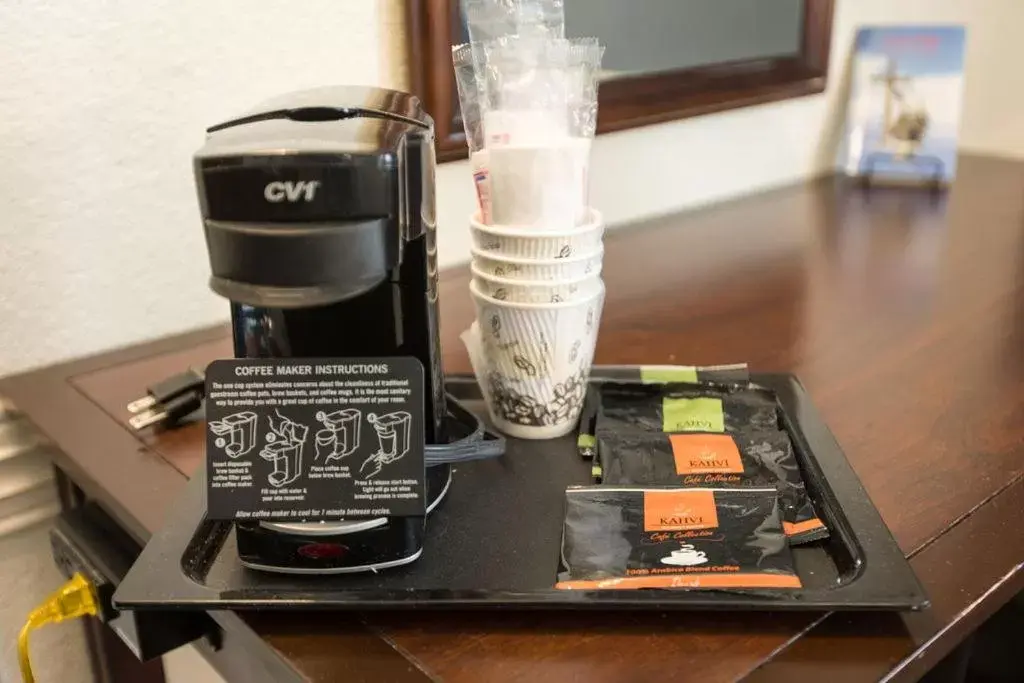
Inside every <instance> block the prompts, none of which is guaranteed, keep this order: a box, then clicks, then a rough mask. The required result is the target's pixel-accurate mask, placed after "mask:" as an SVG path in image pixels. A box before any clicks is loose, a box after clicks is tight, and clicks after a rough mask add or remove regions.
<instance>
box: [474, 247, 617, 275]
mask: <svg viewBox="0 0 1024 683" xmlns="http://www.w3.org/2000/svg"><path fill="white" fill-rule="evenodd" d="M470 253H472V254H473V265H475V266H476V267H477V269H478V270H479V272H481V273H483V274H484V275H491V276H494V277H503V278H508V279H510V280H546V281H555V280H558V281H561V280H576V279H579V278H582V277H586V276H587V275H598V274H600V272H601V261H602V259H603V258H604V247H603V246H599V247H598V249H597V251H594V252H591V253H589V254H580V255H575V256H569V257H566V258H553V259H529V258H513V257H511V256H498V255H496V254H494V253H493V252H483V251H480V250H479V249H476V248H474V249H471V250H470Z"/></svg>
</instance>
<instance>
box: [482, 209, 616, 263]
mask: <svg viewBox="0 0 1024 683" xmlns="http://www.w3.org/2000/svg"><path fill="white" fill-rule="evenodd" d="M469 226H470V233H471V234H472V236H473V246H474V247H475V248H476V249H479V250H480V251H482V252H487V253H488V254H493V255H495V256H508V257H511V258H524V259H555V258H569V257H571V256H576V255H578V254H589V253H592V252H594V251H597V250H598V248H599V247H600V246H601V238H602V237H603V236H604V219H603V218H602V216H601V212H600V211H597V210H596V209H588V210H587V212H586V217H585V222H584V223H583V225H581V226H579V227H578V228H571V229H568V230H561V231H559V230H544V231H538V230H533V229H531V228H529V227H527V226H515V225H512V226H507V225H487V224H486V222H485V221H484V219H483V217H482V216H481V215H480V214H477V215H476V216H473V217H471V218H470V219H469Z"/></svg>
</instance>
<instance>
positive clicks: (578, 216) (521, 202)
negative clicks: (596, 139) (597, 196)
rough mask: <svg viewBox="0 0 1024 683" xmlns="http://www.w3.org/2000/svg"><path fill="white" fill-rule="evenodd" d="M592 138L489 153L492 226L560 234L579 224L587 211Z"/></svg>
mask: <svg viewBox="0 0 1024 683" xmlns="http://www.w3.org/2000/svg"><path fill="white" fill-rule="evenodd" d="M589 160H590V140H589V139H584V138H564V139H561V140H559V141H556V142H551V143H547V144H537V145H518V144H510V145H507V146H498V147H489V148H488V150H487V160H486V163H487V171H486V174H487V177H488V182H489V190H488V193H487V195H488V199H489V201H490V210H489V211H488V210H486V209H485V210H484V212H483V214H484V216H489V217H490V221H489V223H490V224H493V225H520V226H527V227H530V228H533V229H536V230H557V231H563V230H567V229H571V228H573V227H575V226H577V225H579V224H580V223H581V222H582V220H583V217H584V216H585V214H586V207H587V167H588V165H589Z"/></svg>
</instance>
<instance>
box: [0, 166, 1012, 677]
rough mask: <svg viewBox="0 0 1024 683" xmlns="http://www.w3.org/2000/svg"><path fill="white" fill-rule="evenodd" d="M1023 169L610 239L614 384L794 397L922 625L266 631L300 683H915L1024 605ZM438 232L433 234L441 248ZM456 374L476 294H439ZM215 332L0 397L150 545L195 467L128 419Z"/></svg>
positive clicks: (28, 377)
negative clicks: (907, 570)
mask: <svg viewBox="0 0 1024 683" xmlns="http://www.w3.org/2000/svg"><path fill="white" fill-rule="evenodd" d="M1022 190H1024V164H1022V163H1018V162H1013V161H1007V160H996V159H988V158H976V157H966V158H964V159H963V160H962V164H961V171H960V177H959V179H958V180H957V183H956V185H955V187H954V188H953V190H952V192H951V193H950V194H949V195H948V196H939V197H932V196H930V195H928V194H926V193H916V192H899V191H893V190H875V191H872V192H871V193H870V194H867V193H865V192H864V191H862V190H859V189H856V188H853V187H851V186H849V185H847V184H845V183H843V182H840V181H834V180H832V179H824V180H821V181H817V182H815V183H811V184H809V185H802V186H799V187H794V188H788V189H783V190H779V191H775V192H771V193H768V194H764V195H760V196H757V197H753V198H750V199H745V200H741V201H737V202H731V203H729V204H726V205H723V206H720V207H716V208H712V209H709V210H705V211H701V212H698V213H694V214H688V215H684V216H676V217H670V218H665V219H662V220H659V221H654V222H652V223H650V224H647V225H644V226H637V227H635V228H632V229H624V230H620V231H616V232H614V233H612V234H611V235H610V236H609V237H608V240H607V245H606V247H607V251H606V258H605V270H604V273H605V281H606V283H607V287H608V296H607V304H606V307H605V313H604V317H603V320H602V326H601V336H600V341H599V344H598V351H597V362H599V363H637V362H646V363H667V362H682V363H701V364H703V363H718V362H731V361H738V360H746V361H748V362H749V363H751V365H752V367H753V368H754V369H757V370H788V371H792V372H795V373H797V374H798V375H799V376H800V378H801V380H802V381H803V382H804V384H805V385H806V386H807V388H808V389H809V391H810V392H811V395H812V397H813V398H814V400H815V402H816V404H817V406H818V407H819V409H820V410H821V412H822V414H823V415H824V417H825V419H826V421H827V422H828V423H829V425H830V426H831V428H832V430H833V432H834V433H835V435H836V437H837V439H838V441H839V443H840V444H841V445H842V447H843V448H844V449H845V451H846V454H847V456H848V458H849V460H850V462H851V463H852V465H853V467H854V468H855V469H856V471H857V473H858V474H859V476H860V477H861V479H862V481H863V483H864V485H865V487H866V488H867V490H868V492H869V493H870V495H871V497H872V500H873V501H874V503H875V505H876V506H877V507H878V509H879V511H880V512H881V513H882V516H883V518H884V519H885V521H886V523H887V524H888V525H889V527H890V529H891V530H892V532H893V534H894V535H895V537H896V539H897V541H898V542H899V543H900V546H901V547H902V548H903V550H904V551H905V552H906V553H907V555H908V556H910V557H911V558H912V560H911V563H912V565H913V567H914V569H915V570H916V572H917V573H918V576H919V577H920V579H921V580H922V582H923V584H924V585H925V588H926V589H927V590H928V592H929V593H930V596H931V598H932V601H933V607H932V608H931V609H930V610H928V611H926V612H922V613H917V614H907V615H891V614H890V615H884V614H860V615H823V614H805V615H801V614H756V615H755V614H723V613H719V614H710V613H688V614H670V615H661V614H646V615H640V614H632V615H629V614H608V615H597V614H585V615H556V614H530V613H523V614H515V613H507V614H506V613H503V614H481V613H440V614H439V613H433V614H429V613H428V614H422V613H420V614H415V613H413V614H409V613H406V614H390V615H389V614H373V615H366V616H363V617H362V618H361V620H359V621H358V622H356V621H355V620H352V619H346V618H341V617H339V615H337V614H330V613H316V614H273V615H270V614H262V615H261V614H253V615H245V616H244V619H245V621H246V622H247V623H248V624H249V626H251V627H252V628H253V629H254V630H255V632H256V633H258V634H259V635H260V636H262V638H263V639H264V641H265V642H266V643H268V644H269V645H270V647H271V648H273V650H274V651H275V652H276V653H277V654H278V655H279V656H280V657H282V658H284V659H285V660H287V661H288V662H289V663H290V664H291V665H292V666H293V667H294V668H295V670H296V671H297V672H298V673H300V674H301V675H302V676H303V677H305V678H306V679H308V680H311V681H342V680H344V681H346V682H350V681H362V680H367V681H371V680H388V681H428V680H433V681H459V682H462V681H465V682H467V683H475V682H476V681H481V680H487V681H497V682H513V681H516V682H519V681H525V682H528V683H533V681H541V680H579V681H588V682H593V683H600V682H604V681H608V682H611V681H629V682H637V681H652V682H653V681H658V682H659V683H660V681H662V680H664V677H665V676H666V672H670V673H671V675H672V677H673V678H675V679H677V680H682V679H683V678H685V679H687V680H689V679H690V678H692V679H698V678H699V680H702V681H719V680H722V681H726V680H734V679H738V678H744V677H747V678H748V679H750V680H756V681H775V680H787V681H793V680H822V679H824V680H829V681H830V683H836V681H845V680H877V679H879V678H882V677H885V676H892V677H893V678H894V679H907V680H913V679H916V678H917V677H918V676H920V675H921V674H922V673H923V672H924V671H925V670H926V669H927V668H929V667H930V666H932V665H933V664H935V663H936V662H937V661H938V660H939V659H941V657H942V656H944V655H945V654H946V653H947V652H948V651H949V650H950V649H952V647H953V646H954V645H956V643H957V642H958V641H959V639H961V638H962V637H963V636H964V635H965V634H966V633H968V632H969V631H970V630H971V629H973V628H974V627H976V626H977V625H978V624H979V623H980V622H981V621H982V620H983V619H984V618H986V617H987V616H989V615H990V614H991V613H992V612H994V611H995V610H996V609H998V607H1000V606H1001V605H1002V604H1003V603H1004V602H1005V601H1006V600H1007V599H1008V598H1009V597H1010V596H1011V595H1013V594H1014V593H1016V592H1017V591H1019V590H1021V588H1022V587H1024V572H1022V571H1021V568H1022V562H1024V525H1022V524H1020V522H1019V519H1020V512H1021V510H1024V483H1022V475H1024V409H1022V408H1024V192H1022ZM442 229H444V227H443V226H442ZM442 280H443V282H442V290H441V292H442V293H441V297H442V331H443V338H444V343H445V364H446V367H447V369H448V371H449V372H465V371H467V370H468V362H467V360H466V356H465V352H464V350H463V349H462V347H461V344H459V342H458V334H459V332H461V331H462V330H463V329H464V328H465V327H466V326H467V325H468V324H469V322H470V321H471V319H472V317H473V311H472V305H471V303H470V301H469V297H468V293H467V282H468V273H467V272H466V271H465V270H455V271H450V272H446V273H445V274H444V275H443V278H442ZM226 335H227V330H226V328H217V329H212V330H205V331H201V332H196V333H192V334H189V335H184V336H181V337H176V338H173V339H167V340H162V341H160V342H156V343H153V344H147V345H142V346H136V347H132V348H129V349H124V350H121V351H115V352H112V353H109V354H104V355H102V356H98V357H94V358H90V359H86V360H82V361H76V362H73V363H69V364H64V365H61V366H56V367H54V368H49V369H46V370H42V371H37V372H32V373H27V374H24V375H20V376H16V377H11V378H7V379H6V380H3V381H0V393H2V394H5V395H7V396H9V397H10V398H12V399H13V400H14V401H15V402H16V403H17V404H18V405H19V406H20V407H21V408H22V409H23V410H24V411H25V412H26V413H27V414H28V415H29V417H30V418H31V419H32V420H34V421H35V422H36V423H37V424H38V425H39V427H40V428H41V429H42V430H43V431H44V432H46V433H47V434H48V435H49V436H50V437H51V438H52V439H53V440H54V441H55V442H56V444H57V445H58V446H59V447H60V449H61V450H62V451H63V452H64V455H63V456H61V460H60V461H59V463H58V464H59V465H60V466H61V467H63V468H65V470H66V471H67V472H68V473H69V474H70V475H71V476H72V477H73V478H74V479H75V480H76V481H77V482H78V483H79V484H80V485H81V486H82V487H83V488H85V490H86V491H87V493H89V494H90V495H92V496H94V497H96V498H97V499H99V500H100V501H101V502H103V504H104V505H105V506H106V507H107V508H108V509H109V510H110V511H111V513H112V514H114V515H115V516H116V517H117V518H118V520H119V521H120V522H121V523H122V524H124V525H125V526H126V528H127V529H129V530H130V531H131V532H132V533H134V534H135V535H136V536H137V537H138V538H139V539H140V540H142V539H145V538H146V537H148V535H149V534H150V533H151V532H153V531H154V530H155V529H157V528H158V527H159V526H160V523H161V520H162V519H163V516H164V513H165V512H166V511H167V509H168V508H169V506H171V505H172V504H173V502H174V500H175V498H176V497H177V495H178V494H179V493H180V491H181V490H182V487H183V485H184V483H185V477H186V476H187V475H188V474H190V473H191V472H192V471H194V469H195V468H196V467H197V466H198V465H199V463H200V462H201V458H202V430H201V427H199V426H195V427H187V428H184V429H180V430H176V431H172V432H168V433H163V434H155V433H147V434H145V435H143V436H141V437H138V436H136V435H135V434H132V433H131V432H129V431H128V430H127V429H126V427H125V423H126V419H127V413H126V411H125V408H124V406H125V404H126V403H127V402H128V400H130V399H131V398H134V397H136V396H137V395H138V394H140V393H141V391H142V389H143V387H145V386H146V385H147V384H149V383H151V382H152V381H154V380H156V379H159V378H162V377H164V376H166V375H168V374H171V373H173V372H176V371H179V370H181V369H183V368H184V367H185V366H186V365H187V364H188V363H203V362H205V361H207V360H210V359H212V358H215V357H226V356H228V355H230V347H229V345H228V343H227V337H226ZM679 672H686V674H687V675H686V676H683V677H679V675H678V674H679Z"/></svg>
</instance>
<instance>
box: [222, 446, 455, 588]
mask: <svg viewBox="0 0 1024 683" xmlns="http://www.w3.org/2000/svg"><path fill="white" fill-rule="evenodd" d="M451 480H452V473H451V466H450V465H438V466H435V467H429V468H427V514H428V515H429V514H430V513H431V512H432V511H433V510H434V508H435V507H437V506H438V505H439V504H440V503H441V501H442V500H443V499H444V497H445V495H446V494H447V493H448V489H449V487H450V486H451ZM425 524H426V517H390V518H383V517H382V518H378V519H364V520H357V521H343V522H322V523H297V524H287V523H272V522H252V523H250V522H245V523H239V524H236V525H235V537H236V541H237V545H238V557H239V561H240V562H241V564H242V565H243V566H245V567H247V568H249V569H253V570H256V571H261V572H272V573H277V574H352V573H357V572H368V571H379V570H383V569H390V568H393V567H400V566H402V565H405V564H409V563H411V562H415V561H416V559H417V558H419V556H420V554H421V553H422V552H423V536H424V527H425Z"/></svg>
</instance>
